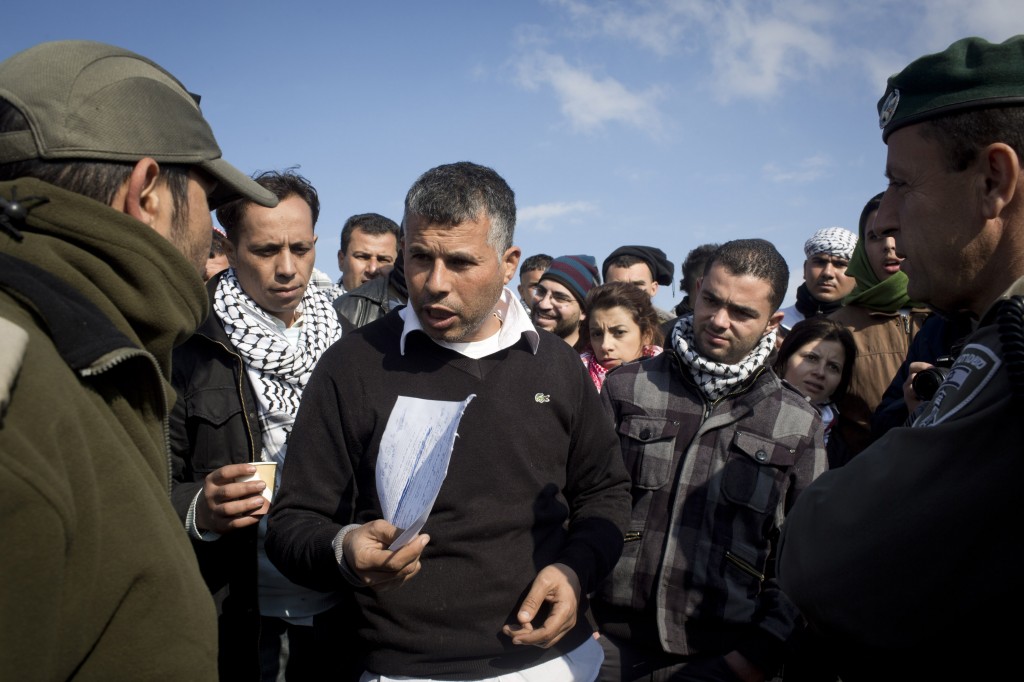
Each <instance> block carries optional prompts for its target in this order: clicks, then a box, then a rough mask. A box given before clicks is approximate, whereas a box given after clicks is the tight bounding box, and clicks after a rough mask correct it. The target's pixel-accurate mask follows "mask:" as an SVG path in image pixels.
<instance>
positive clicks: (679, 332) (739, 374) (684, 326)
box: [672, 315, 775, 402]
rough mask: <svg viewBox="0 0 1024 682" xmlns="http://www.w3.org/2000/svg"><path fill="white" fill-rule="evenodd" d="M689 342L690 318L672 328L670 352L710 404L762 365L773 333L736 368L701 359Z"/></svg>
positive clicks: (770, 348) (760, 342)
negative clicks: (676, 357) (672, 350)
mask: <svg viewBox="0 0 1024 682" xmlns="http://www.w3.org/2000/svg"><path fill="white" fill-rule="evenodd" d="M693 338H694V337H693V315H687V316H686V317H682V318H680V319H679V321H678V322H676V326H675V327H673V328H672V348H673V349H674V350H675V352H676V353H677V354H678V355H679V358H680V360H682V362H683V365H684V366H685V367H686V368H687V369H689V370H690V375H691V376H692V377H693V380H694V382H696V384H697V388H698V389H700V391H701V393H703V394H704V396H705V397H706V398H707V399H708V400H710V401H712V402H714V401H715V400H718V399H719V398H721V397H722V396H723V395H725V394H726V393H728V392H729V391H730V389H732V388H733V387H734V386H738V385H739V384H742V383H743V382H744V381H746V380H747V379H748V378H749V377H750V375H751V374H753V373H754V372H755V371H756V370H757V369H758V368H759V367H761V366H762V365H763V364H764V363H765V361H766V360H767V359H768V355H769V354H770V353H771V352H772V350H773V349H774V348H775V332H774V331H772V332H769V333H768V334H765V335H764V336H762V337H761V340H760V341H758V342H757V345H756V346H754V349H753V350H752V351H750V352H749V353H747V356H746V357H745V358H743V359H742V360H741V361H740V362H739V363H738V364H735V365H725V364H722V363H720V362H714V361H712V360H708V359H706V358H704V357H702V356H701V355H700V353H698V352H697V349H696V346H695V345H694V343H693Z"/></svg>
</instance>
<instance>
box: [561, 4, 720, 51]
mask: <svg viewBox="0 0 1024 682" xmlns="http://www.w3.org/2000/svg"><path fill="white" fill-rule="evenodd" d="M554 1H555V2H556V3H557V4H558V5H559V6H561V7H562V8H563V9H565V10H566V11H567V12H568V13H569V14H570V16H571V18H572V21H573V22H574V25H575V27H576V29H577V30H585V31H589V32H592V33H600V34H604V35H606V36H609V37H612V38H616V39H620V40H626V41H629V42H633V43H637V44H639V45H641V46H642V47H644V48H645V49H648V50H650V51H652V52H654V53H655V54H657V55H659V56H662V57H665V56H668V55H671V54H673V53H676V52H678V51H679V50H680V49H681V48H686V41H685V40H684V36H685V34H686V32H687V31H688V30H689V29H691V27H694V26H700V25H702V24H706V23H708V22H709V21H710V20H711V18H712V17H713V15H714V4H712V3H700V2H693V1H692V0H668V1H655V2H650V1H648V2H630V3H621V2H590V3H588V2H585V1H583V0H554Z"/></svg>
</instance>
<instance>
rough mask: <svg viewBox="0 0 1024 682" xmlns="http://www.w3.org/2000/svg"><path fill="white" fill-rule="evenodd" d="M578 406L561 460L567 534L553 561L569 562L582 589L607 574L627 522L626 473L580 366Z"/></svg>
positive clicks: (614, 439)
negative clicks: (567, 507) (564, 468)
mask: <svg viewBox="0 0 1024 682" xmlns="http://www.w3.org/2000/svg"><path fill="white" fill-rule="evenodd" d="M579 374H580V393H581V395H580V400H579V403H578V404H579V409H578V412H577V415H576V420H575V423H574V428H573V437H572V441H571V450H570V453H569V458H568V461H567V465H566V466H567V468H568V471H567V472H566V474H567V475H566V498H567V499H568V500H569V502H570V505H571V510H570V517H569V536H568V540H567V542H566V544H565V547H564V548H563V550H562V552H561V556H560V559H559V561H560V562H561V563H564V564H566V565H568V566H570V567H571V568H572V569H573V570H574V571H576V575H577V576H578V577H579V579H580V585H581V587H582V589H583V592H584V593H587V592H591V591H593V590H594V589H596V588H597V586H598V584H599V583H600V582H601V580H603V579H604V578H605V576H607V575H608V573H610V572H611V570H612V568H614V566H615V563H616V562H617V561H618V560H619V556H620V555H621V554H622V544H623V537H624V533H625V530H626V527H627V526H628V524H629V516H630V496H629V487H630V484H629V474H628V473H627V472H626V468H625V465H624V464H623V462H622V455H621V453H620V451H619V440H618V436H617V435H616V434H615V429H614V427H613V425H612V422H611V421H610V420H609V417H608V413H607V412H605V408H604V406H603V405H602V404H601V398H600V396H599V395H598V393H597V391H595V390H594V389H593V386H592V384H591V382H590V378H589V377H588V376H587V373H586V371H585V370H584V369H583V367H582V366H580V367H579Z"/></svg>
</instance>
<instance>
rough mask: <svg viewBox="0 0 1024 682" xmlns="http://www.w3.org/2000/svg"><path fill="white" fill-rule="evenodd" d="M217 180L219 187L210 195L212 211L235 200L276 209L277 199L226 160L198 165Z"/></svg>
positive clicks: (203, 162) (216, 160)
mask: <svg viewBox="0 0 1024 682" xmlns="http://www.w3.org/2000/svg"><path fill="white" fill-rule="evenodd" d="M196 165H198V166H199V167H200V168H202V169H203V170H204V171H206V172H207V173H209V174H210V175H211V176H212V177H213V178H214V179H216V180H217V187H216V188H214V190H213V192H212V193H211V194H210V197H209V199H210V210H213V209H215V208H217V207H219V206H223V205H224V204H226V203H228V202H229V201H234V200H235V199H249V200H250V201H255V202H256V203H257V204H259V205H260V206H266V207H267V208H274V207H275V206H277V197H276V196H275V195H274V193H273V192H271V191H270V190H268V189H265V188H263V187H261V186H260V185H259V184H258V183H257V182H256V181H255V180H253V179H252V178H250V177H249V176H248V175H246V174H245V173H243V172H242V171H240V170H238V169H237V168H235V167H234V166H232V165H231V164H230V163H228V162H227V161H225V160H224V159H212V160H210V161H201V162H200V163H198V164H196Z"/></svg>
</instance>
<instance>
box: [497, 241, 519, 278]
mask: <svg viewBox="0 0 1024 682" xmlns="http://www.w3.org/2000/svg"><path fill="white" fill-rule="evenodd" d="M522 255H523V251H522V249H520V248H519V247H518V246H510V247H509V248H508V250H507V251H505V254H504V255H503V256H502V257H501V265H502V267H503V268H504V269H505V284H508V283H509V282H511V281H512V278H513V277H515V276H516V268H517V267H519V257H520V256H522Z"/></svg>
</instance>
